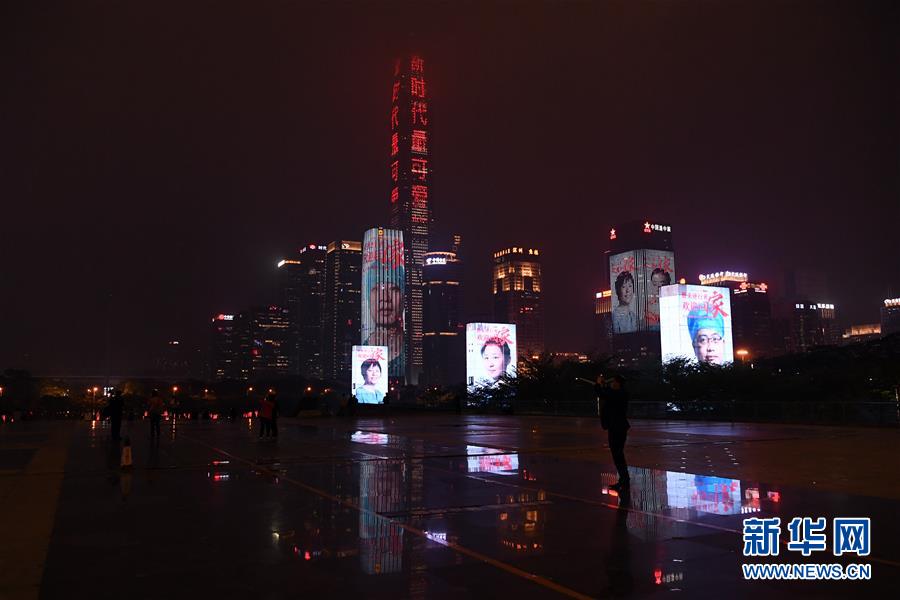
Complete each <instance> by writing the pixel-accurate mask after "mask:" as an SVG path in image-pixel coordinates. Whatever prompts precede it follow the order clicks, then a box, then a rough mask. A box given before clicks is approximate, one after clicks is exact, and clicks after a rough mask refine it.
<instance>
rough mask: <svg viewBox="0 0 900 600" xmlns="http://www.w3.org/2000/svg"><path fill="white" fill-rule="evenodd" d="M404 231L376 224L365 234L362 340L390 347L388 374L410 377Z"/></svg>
mask: <svg viewBox="0 0 900 600" xmlns="http://www.w3.org/2000/svg"><path fill="white" fill-rule="evenodd" d="M403 261H404V252H403V232H402V231H400V230H398V229H385V228H384V227H374V228H372V229H369V230H367V231H366V232H365V234H364V236H363V254H362V299H361V317H362V321H361V326H360V343H361V344H362V345H363V346H386V347H387V349H388V375H389V376H390V377H391V379H393V380H394V381H398V380H400V381H402V380H403V379H404V378H405V377H406V359H407V353H406V351H405V342H406V323H405V320H404V318H405V314H404V313H405V311H404V310H403V302H404V300H405V299H406V298H405V296H406V295H405V294H404V291H405V289H404V288H405V286H406V274H405V271H406V267H405V265H404V262H403Z"/></svg>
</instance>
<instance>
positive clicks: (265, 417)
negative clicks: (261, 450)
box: [259, 396, 274, 439]
mask: <svg viewBox="0 0 900 600" xmlns="http://www.w3.org/2000/svg"><path fill="white" fill-rule="evenodd" d="M273 408H274V407H273V405H272V402H271V401H269V397H268V396H263V399H262V400H260V401H259V438H260V439H262V438H263V437H269V434H270V433H271V431H272V409H273Z"/></svg>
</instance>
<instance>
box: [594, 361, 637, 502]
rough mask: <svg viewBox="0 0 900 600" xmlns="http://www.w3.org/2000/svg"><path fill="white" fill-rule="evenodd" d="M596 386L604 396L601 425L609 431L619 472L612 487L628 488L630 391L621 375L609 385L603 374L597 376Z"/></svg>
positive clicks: (601, 395)
mask: <svg viewBox="0 0 900 600" xmlns="http://www.w3.org/2000/svg"><path fill="white" fill-rule="evenodd" d="M596 388H597V392H598V395H599V396H600V397H601V398H603V408H602V409H601V411H600V425H601V427H603V429H605V430H606V431H607V433H608V440H609V451H610V453H611V454H612V458H613V463H615V465H616V470H617V471H618V473H619V481H618V482H616V483H615V484H613V485H611V486H610V487H611V488H613V489H616V490H622V489H627V488H628V486H629V484H630V483H631V478H630V477H629V475H628V463H627V462H626V460H625V441H626V440H627V438H628V430H629V429H630V428H631V424H630V423H629V422H628V392H627V391H626V390H625V379H624V378H623V377H622V376H621V375H616V376H614V377H613V378H612V381H610V382H609V384H608V385H607V384H606V381H605V380H604V378H603V376H602V375H601V376H599V377H597V385H596Z"/></svg>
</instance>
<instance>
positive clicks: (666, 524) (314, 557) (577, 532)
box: [42, 416, 900, 598]
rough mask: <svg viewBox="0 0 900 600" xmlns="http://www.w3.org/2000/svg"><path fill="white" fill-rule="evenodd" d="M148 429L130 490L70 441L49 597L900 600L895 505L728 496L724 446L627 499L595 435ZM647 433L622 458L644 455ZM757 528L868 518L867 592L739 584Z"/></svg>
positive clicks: (106, 444)
mask: <svg viewBox="0 0 900 600" xmlns="http://www.w3.org/2000/svg"><path fill="white" fill-rule="evenodd" d="M142 426H143V423H141V422H136V423H133V424H130V427H131V428H132V429H133V431H131V432H128V433H130V435H131V438H132V443H133V446H134V450H133V453H134V457H135V458H134V461H135V466H134V468H133V470H132V471H131V472H130V473H128V474H127V482H126V481H125V475H123V474H122V472H121V471H120V470H119V468H118V464H117V461H116V460H115V457H116V456H117V452H118V447H117V446H115V445H113V444H112V443H111V442H110V441H109V440H108V435H107V432H106V431H105V429H104V427H103V426H102V424H101V425H99V426H98V425H93V426H91V425H90V424H88V423H81V424H78V425H77V427H78V430H77V431H76V433H75V435H74V436H73V441H72V444H71V446H70V449H69V457H68V463H67V466H66V471H65V478H64V481H63V486H62V493H61V498H60V503H59V506H58V509H57V515H56V522H55V527H54V531H53V535H52V538H51V543H50V551H49V554H48V561H47V565H46V570H45V573H44V578H43V584H42V596H43V597H46V598H52V597H58V596H62V595H73V594H74V595H75V596H76V597H77V596H80V595H82V594H83V595H87V594H89V593H93V592H94V591H95V590H96V585H97V581H96V580H95V579H94V577H93V576H92V575H91V574H92V573H97V572H98V571H97V570H98V568H102V569H103V573H104V577H105V578H106V580H107V581H108V583H105V584H104V585H110V586H113V587H111V588H109V589H116V586H119V585H121V586H123V587H124V586H128V588H129V596H138V597H154V598H156V597H169V596H172V595H175V596H181V595H192V594H193V595H200V596H204V597H207V596H211V595H215V594H222V595H225V596H228V597H231V596H235V595H238V594H242V593H246V594H254V595H255V596H259V595H262V596H264V597H269V596H271V597H288V596H294V595H305V594H312V595H313V596H326V595H327V596H330V597H334V596H340V597H343V596H362V597H367V598H369V597H450V596H453V597H458V596H460V595H469V596H485V597H486V596H499V595H501V594H503V595H506V594H510V593H512V594H525V595H527V597H540V596H544V595H546V596H570V597H607V596H619V597H621V596H634V597H641V596H649V595H654V594H658V593H664V592H665V593H668V592H672V591H680V592H684V593H686V594H689V595H691V596H708V595H710V594H711V590H716V592H715V593H727V594H731V595H735V596H737V597H744V596H751V595H752V596H759V595H760V594H767V595H770V596H771V595H775V596H782V595H783V596H787V595H794V594H798V593H799V594H803V595H810V596H816V597H818V596H842V595H847V594H850V593H865V594H874V593H877V592H880V591H886V590H889V589H892V588H893V586H896V585H897V584H898V583H900V543H898V542H897V541H896V540H897V539H898V538H897V537H896V535H895V534H896V533H898V531H897V529H898V526H897V524H896V522H895V521H896V520H895V519H894V518H893V514H894V513H895V512H896V510H897V507H898V502H897V501H896V500H893V499H885V498H877V497H872V496H854V495H849V494H846V493H840V492H824V491H819V490H814V489H809V488H808V487H806V486H804V485H796V486H792V485H789V484H770V483H767V482H765V481H755V480H748V479H743V478H732V477H731V475H733V473H734V471H729V472H728V473H719V472H716V469H715V468H711V467H710V466H709V463H708V462H707V461H709V460H711V459H710V457H711V456H714V455H715V456H716V459H717V461H720V460H721V459H722V458H723V456H719V455H721V454H723V451H722V450H721V447H717V444H719V443H720V442H721V441H723V440H722V439H720V438H715V439H713V440H707V442H708V443H706V444H702V445H701V444H695V445H694V446H692V447H688V448H685V440H684V438H683V437H682V438H679V437H678V436H680V435H691V433H692V432H691V430H690V428H689V427H687V426H686V425H685V424H684V423H678V424H674V425H673V427H674V428H675V429H677V431H673V433H672V434H671V436H672V437H671V439H669V438H667V439H665V440H664V441H663V442H662V443H661V445H660V447H661V446H662V445H663V444H664V445H666V446H667V447H671V448H674V449H677V450H684V452H683V453H682V452H680V451H678V452H676V453H675V454H674V455H673V454H672V452H671V451H670V450H663V449H660V450H659V452H660V453H663V452H669V455H668V456H669V458H670V459H672V461H671V462H670V463H669V464H670V465H671V467H670V468H669V469H656V468H646V467H645V466H643V465H641V464H640V463H638V462H635V466H631V467H630V471H631V482H632V483H631V487H630V490H627V491H624V492H622V493H620V492H618V491H616V490H614V489H611V488H610V487H609V486H610V485H611V484H612V483H613V482H615V480H616V479H617V477H616V475H615V470H614V468H613V467H612V465H611V462H610V460H609V457H608V451H607V450H606V448H605V447H604V446H603V444H602V442H603V439H604V437H603V432H602V431H601V430H600V429H599V424H597V423H596V422H595V421H591V420H574V419H550V418H514V417H456V416H441V417H396V418H385V419H379V418H369V419H357V420H346V421H342V420H324V419H323V420H319V421H303V422H300V421H296V422H295V421H290V420H283V422H282V423H280V427H279V429H280V435H279V438H278V440H277V442H260V441H259V440H258V439H257V438H256V432H255V431H254V430H253V427H252V426H250V427H248V424H247V421H246V420H243V421H238V422H236V423H229V422H226V421H224V420H220V421H218V422H206V423H197V422H188V423H184V424H182V423H181V422H179V423H177V425H173V424H169V425H168V426H167V427H166V428H164V434H163V440H162V441H161V442H160V443H159V444H150V442H149V440H148V439H146V438H145V437H144V436H143V435H142V434H141V430H140V429H139V428H141V427H142ZM641 426H642V424H641V423H640V422H639V423H637V424H636V426H635V429H634V431H635V432H636V433H637V435H633V436H632V438H631V439H632V440H635V444H636V445H638V444H642V443H643V444H644V448H643V452H642V453H646V450H647V445H648V442H647V440H642V439H641V436H640V431H641ZM653 427H656V428H658V427H659V424H658V423H657V424H653ZM759 427H761V428H764V427H765V426H759ZM762 431H764V429H763V430H762ZM176 432H177V436H176ZM695 433H696V432H695ZM719 433H722V432H719ZM741 435H747V433H746V432H744V431H742V432H741ZM691 441H692V442H696V440H691ZM716 452H718V453H719V455H716V454H715V453H716ZM636 454H637V453H636ZM677 455H682V456H681V457H680V458H679V457H678V456H677ZM724 455H725V456H724V458H726V459H727V460H728V461H729V463H732V464H731V468H732V469H733V468H738V469H740V464H738V463H741V462H746V459H745V458H744V457H741V456H738V455H737V451H735V450H734V449H733V448H730V447H729V448H728V452H724ZM887 466H888V468H890V467H889V465H887ZM820 468H821V469H823V470H827V469H828V465H824V464H823V465H820ZM893 473H894V474H893V475H891V476H896V472H895V471H893ZM110 484H113V485H110ZM749 513H752V516H755V517H758V516H779V517H781V518H782V522H786V521H787V520H789V519H790V518H792V517H793V516H811V517H820V516H824V517H828V518H829V519H830V518H832V517H836V516H870V517H872V519H873V548H874V550H873V553H872V556H871V557H868V558H870V559H871V560H870V561H869V562H871V563H872V564H873V579H872V581H868V582H836V583H835V582H792V583H785V582H782V583H775V582H744V581H743V580H742V579H741V571H740V565H741V563H742V562H743V561H744V559H743V557H742V555H741V548H742V539H741V535H740V531H741V527H742V520H743V519H744V518H745V517H746V516H748V514H749ZM782 558H784V557H782ZM784 562H827V563H833V562H846V561H843V557H842V558H839V559H835V558H834V557H831V556H830V555H829V556H828V557H823V558H820V557H816V556H813V557H811V558H809V559H805V558H803V557H802V556H801V555H799V554H797V555H796V556H793V555H792V556H790V558H789V559H787V560H785V561H784ZM134 578H137V580H138V582H140V585H139V586H134V584H133V580H134ZM173 585H174V588H173V587H172V586H173ZM101 595H102V594H101Z"/></svg>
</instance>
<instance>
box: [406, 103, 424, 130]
mask: <svg viewBox="0 0 900 600" xmlns="http://www.w3.org/2000/svg"><path fill="white" fill-rule="evenodd" d="M410 107H411V110H412V124H413V127H415V126H416V125H421V126H422V127H427V126H428V103H427V102H420V101H419V100H413V101H412V102H411V103H410Z"/></svg>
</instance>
